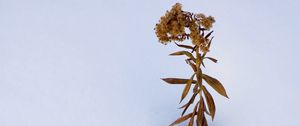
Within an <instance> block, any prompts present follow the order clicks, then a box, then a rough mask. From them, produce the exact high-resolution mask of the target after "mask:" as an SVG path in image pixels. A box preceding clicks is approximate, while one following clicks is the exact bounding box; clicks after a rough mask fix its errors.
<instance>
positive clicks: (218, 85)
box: [203, 74, 228, 98]
mask: <svg viewBox="0 0 300 126" xmlns="http://www.w3.org/2000/svg"><path fill="white" fill-rule="evenodd" d="M203 79H204V80H205V81H206V82H207V83H208V84H209V85H210V86H211V87H212V88H213V89H215V90H216V91H217V92H218V93H219V94H221V95H222V96H224V97H226V98H228V96H227V93H226V90H225V88H224V87H223V85H222V84H221V82H220V81H218V80H217V79H215V78H213V77H210V76H208V75H206V74H203Z"/></svg>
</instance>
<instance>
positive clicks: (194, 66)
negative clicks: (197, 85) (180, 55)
mask: <svg viewBox="0 0 300 126" xmlns="http://www.w3.org/2000/svg"><path fill="white" fill-rule="evenodd" d="M188 63H189V65H190V66H191V67H192V69H193V70H194V72H196V71H197V68H196V64H194V63H192V62H191V61H188Z"/></svg>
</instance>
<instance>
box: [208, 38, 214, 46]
mask: <svg viewBox="0 0 300 126" xmlns="http://www.w3.org/2000/svg"><path fill="white" fill-rule="evenodd" d="M213 39H214V36H213V37H211V39H210V40H209V42H208V45H207V48H208V49H209V48H210V45H211V41H212V40H213Z"/></svg>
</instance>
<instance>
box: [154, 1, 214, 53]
mask: <svg viewBox="0 0 300 126" xmlns="http://www.w3.org/2000/svg"><path fill="white" fill-rule="evenodd" d="M181 8H182V6H181V4H180V3H176V4H175V5H174V6H173V7H172V9H171V10H170V11H167V12H166V14H165V15H164V16H162V17H161V18H160V21H159V23H158V24H156V27H155V30H156V35H157V37H158V39H159V41H160V42H161V43H163V44H167V43H168V42H171V41H184V40H186V39H191V40H192V43H193V44H194V45H197V46H199V47H200V49H201V50H202V51H203V52H207V51H208V42H209V41H208V39H207V38H205V37H204V36H203V34H204V31H206V30H210V28H211V27H212V26H213V23H214V22H215V19H214V18H213V17H212V16H208V17H206V16H205V15H204V14H202V13H199V14H193V13H190V12H185V11H182V9H181ZM186 28H187V29H189V31H190V32H189V33H187V32H186Z"/></svg>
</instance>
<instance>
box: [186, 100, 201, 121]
mask: <svg viewBox="0 0 300 126" xmlns="http://www.w3.org/2000/svg"><path fill="white" fill-rule="evenodd" d="M198 105H199V102H198V103H197V104H196V105H195V107H194V111H193V115H192V117H191V119H190V122H189V125H188V126H193V125H194V117H195V115H196V112H197V108H198Z"/></svg>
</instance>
